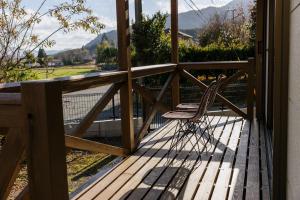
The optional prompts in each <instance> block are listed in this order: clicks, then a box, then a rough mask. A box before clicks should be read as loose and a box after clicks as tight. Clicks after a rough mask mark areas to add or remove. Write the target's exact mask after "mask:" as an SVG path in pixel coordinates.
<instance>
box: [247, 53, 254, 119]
mask: <svg viewBox="0 0 300 200" xmlns="http://www.w3.org/2000/svg"><path fill="white" fill-rule="evenodd" d="M248 62H249V65H248V69H247V71H248V92H247V93H248V94H247V116H248V119H249V120H252V119H253V107H254V71H255V59H254V58H249V59H248Z"/></svg>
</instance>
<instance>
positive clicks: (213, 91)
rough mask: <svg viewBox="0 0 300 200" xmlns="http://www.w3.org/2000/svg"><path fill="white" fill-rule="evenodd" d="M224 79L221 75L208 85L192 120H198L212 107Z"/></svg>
mask: <svg viewBox="0 0 300 200" xmlns="http://www.w3.org/2000/svg"><path fill="white" fill-rule="evenodd" d="M224 79H225V76H223V75H220V76H218V78H217V80H216V81H213V82H212V83H210V85H209V86H208V87H207V89H206V90H205V91H204V93H203V95H202V98H201V100H200V104H199V107H198V110H197V113H196V114H195V117H194V120H195V119H200V118H201V117H202V116H203V115H204V114H205V113H206V112H207V110H208V108H209V107H210V106H212V105H213V103H214V101H215V98H216V95H217V93H218V90H219V88H220V87H221V85H222V83H223V82H224Z"/></svg>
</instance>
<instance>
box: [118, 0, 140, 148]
mask: <svg viewBox="0 0 300 200" xmlns="http://www.w3.org/2000/svg"><path fill="white" fill-rule="evenodd" d="M116 7H117V29H118V60H119V69H120V70H125V71H128V81H127V82H126V83H125V84H124V85H123V86H122V87H121V90H120V101H121V102H120V103H121V117H122V133H123V135H122V139H123V145H124V148H126V149H128V150H130V151H133V150H134V148H135V141H134V131H133V130H134V128H133V111H132V75H131V61H130V59H131V58H130V35H129V4H128V0H116Z"/></svg>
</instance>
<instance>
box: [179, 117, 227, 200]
mask: <svg viewBox="0 0 300 200" xmlns="http://www.w3.org/2000/svg"><path fill="white" fill-rule="evenodd" d="M227 119H228V118H227V117H222V118H221V119H220V121H219V124H220V126H218V127H217V128H216V130H215V132H214V137H215V141H214V142H213V143H212V145H211V147H210V148H209V150H208V151H207V153H204V154H203V156H202V158H201V164H200V165H199V166H197V168H195V169H194V170H193V172H192V173H191V175H190V176H189V178H188V180H187V181H186V183H185V185H184V187H183V188H182V189H181V191H180V193H179V195H178V199H193V197H194V195H195V193H196V191H197V188H198V186H199V182H200V180H201V177H202V175H203V173H204V171H205V169H206V167H207V165H208V161H209V159H210V157H211V156H212V155H213V153H214V151H215V148H216V147H215V145H216V143H217V141H219V139H220V136H221V134H222V131H223V129H224V127H225V126H226V122H227Z"/></svg>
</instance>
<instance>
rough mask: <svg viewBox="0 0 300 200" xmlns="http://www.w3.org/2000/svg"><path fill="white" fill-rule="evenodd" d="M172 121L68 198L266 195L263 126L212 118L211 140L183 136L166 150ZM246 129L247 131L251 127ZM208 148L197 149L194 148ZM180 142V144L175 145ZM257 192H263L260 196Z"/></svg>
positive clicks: (267, 191)
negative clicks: (126, 156) (205, 140)
mask: <svg viewBox="0 0 300 200" xmlns="http://www.w3.org/2000/svg"><path fill="white" fill-rule="evenodd" d="M175 125H176V122H175V121H174V122H170V123H169V124H167V125H166V126H165V127H163V128H161V129H160V130H158V131H156V132H155V133H153V134H152V135H151V136H149V137H147V138H146V139H145V140H143V142H142V143H141V146H140V147H139V149H138V150H137V152H136V153H134V154H133V155H131V156H130V157H128V158H126V159H124V160H123V161H122V162H121V163H120V164H119V165H118V166H117V167H115V168H114V169H112V170H111V171H110V172H108V173H107V174H106V175H104V176H103V177H101V178H99V179H98V180H97V181H95V182H94V183H93V184H91V185H90V186H89V187H88V188H87V189H85V190H84V191H82V192H81V193H80V194H78V195H77V196H76V197H74V198H73V199H87V200H89V199H99V200H105V199H134V200H138V199H220V200H221V199H243V198H244V197H245V198H246V199H260V198H263V199H265V198H267V199H268V198H269V185H268V173H267V172H268V171H267V165H266V155H265V154H266V148H265V146H264V145H265V138H264V129H263V126H262V125H261V124H259V122H257V121H255V120H254V122H252V123H251V128H250V122H249V121H247V120H243V119H242V118H238V117H237V118H232V117H226V116H223V117H221V116H214V117H211V125H212V127H213V131H214V138H215V139H214V141H213V142H206V143H198V144H199V147H198V146H197V145H196V144H197V143H196V141H197V140H199V138H196V137H193V136H191V135H190V136H188V137H187V138H186V140H184V142H183V146H181V145H179V148H178V149H179V150H178V151H177V152H175V151H171V152H170V154H168V153H167V152H168V150H169V147H170V145H171V136H172V135H173V134H174V127H175ZM250 131H251V132H250ZM205 145H208V146H209V147H210V148H208V151H207V152H206V151H204V152H202V153H201V159H200V156H199V154H198V151H199V149H202V150H204V148H205ZM180 147H181V148H180ZM260 195H262V197H260Z"/></svg>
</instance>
